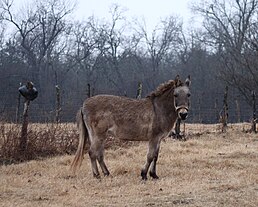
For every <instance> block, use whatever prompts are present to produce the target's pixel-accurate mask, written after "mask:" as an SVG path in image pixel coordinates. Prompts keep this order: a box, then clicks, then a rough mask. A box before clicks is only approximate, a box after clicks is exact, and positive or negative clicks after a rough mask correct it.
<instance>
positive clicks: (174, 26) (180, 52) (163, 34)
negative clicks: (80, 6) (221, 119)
mask: <svg viewBox="0 0 258 207" xmlns="http://www.w3.org/2000/svg"><path fill="white" fill-rule="evenodd" d="M192 9H193V11H194V12H195V13H198V14H199V15H200V17H201V18H202V25H200V26H199V28H195V29H188V30H186V29H183V22H182V20H181V19H180V18H179V17H176V16H173V15H171V16H169V17H166V18H164V19H163V20H161V21H160V23H159V24H158V25H157V27H156V28H155V29H153V30H152V31H147V28H146V25H145V24H144V22H141V21H138V20H136V21H134V22H129V21H128V20H127V19H126V18H125V16H126V12H125V11H124V10H123V8H122V7H120V6H118V5H113V6H112V7H111V8H110V13H109V14H110V15H109V17H107V19H105V20H103V19H101V20H100V19H97V18H96V17H94V16H92V17H90V18H89V19H88V20H86V21H75V20H73V18H72V14H73V13H74V12H75V6H74V5H73V4H71V3H69V1H65V0H40V1H36V3H35V2H34V4H33V5H30V6H28V7H27V8H25V9H21V10H15V9H14V7H13V1H10V0H1V1H0V83H1V87H0V95H1V99H0V114H1V117H2V119H5V120H8V121H14V120H15V113H16V106H17V96H18V90H17V89H18V88H19V84H20V83H25V82H27V81H32V82H33V83H34V84H35V86H36V87H37V89H38V91H39V97H38V99H37V100H36V101H35V103H34V104H33V108H32V111H33V110H34V111H35V112H36V113H34V112H32V113H33V114H34V118H33V116H32V118H33V120H34V121H54V120H55V116H56V110H55V109H56V108H57V107H56V106H57V105H59V106H58V110H59V111H58V113H59V114H60V121H73V120H74V118H75V114H76V111H77V110H78V108H79V106H81V104H82V102H83V100H84V99H85V98H87V95H88V94H91V95H94V94H100V93H106V94H116V95H123V96H124V95H126V96H128V97H136V93H137V88H138V83H139V82H140V83H142V97H144V96H145V95H147V94H148V93H149V92H150V91H152V90H153V89H154V88H155V87H156V86H157V85H158V84H159V83H161V82H164V81H166V80H168V79H173V78H174V77H175V76H176V75H177V74H180V75H181V76H185V77H186V76H187V75H189V74H190V75H191V77H192V93H193V95H192V108H191V113H192V115H191V116H190V117H189V118H190V120H192V121H195V122H215V121H218V117H217V116H218V114H219V111H220V110H221V109H222V107H223V106H222V104H223V93H224V88H225V86H226V85H228V86H229V99H230V100H231V103H230V104H231V105H230V104H229V114H231V117H234V119H233V118H232V119H231V117H230V115H229V121H230V120H231V121H237V120H240V121H248V118H247V117H249V118H250V117H251V110H252V107H251V106H252V91H255V92H256V94H257V93H258V58H257V55H258V39H257V35H258V34H257V31H258V20H257V11H258V0H240V1H239V0H231V1H223V0H221V1H218V0H210V1H205V2H203V3H201V4H197V3H195V4H194V5H192ZM88 84H89V85H90V87H88ZM56 87H58V88H59V89H58V95H59V98H58V100H59V103H58V104H57V103H56V102H57V92H56ZM88 88H90V90H91V91H90V93H89V91H88ZM239 106H243V107H239ZM241 110H242V111H241ZM244 110H250V114H248V113H249V111H248V112H247V113H246V111H244ZM239 116H240V117H239Z"/></svg>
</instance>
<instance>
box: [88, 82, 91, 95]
mask: <svg viewBox="0 0 258 207" xmlns="http://www.w3.org/2000/svg"><path fill="white" fill-rule="evenodd" d="M87 87H88V88H87V96H88V98H90V97H91V87H90V84H89V83H88V84H87Z"/></svg>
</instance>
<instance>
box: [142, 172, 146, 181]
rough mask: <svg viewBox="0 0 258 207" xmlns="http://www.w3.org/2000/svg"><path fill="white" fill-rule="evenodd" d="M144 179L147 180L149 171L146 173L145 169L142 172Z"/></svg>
mask: <svg viewBox="0 0 258 207" xmlns="http://www.w3.org/2000/svg"><path fill="white" fill-rule="evenodd" d="M141 176H142V180H147V173H145V172H144V171H143V170H142V172H141Z"/></svg>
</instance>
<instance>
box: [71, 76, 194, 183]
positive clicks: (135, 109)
mask: <svg viewBox="0 0 258 207" xmlns="http://www.w3.org/2000/svg"><path fill="white" fill-rule="evenodd" d="M189 86H190V76H188V78H187V79H186V80H185V82H182V81H181V80H180V79H179V76H177V77H176V79H175V80H170V81H168V82H166V83H163V84H161V85H160V86H158V88H157V89H156V90H155V91H153V92H151V93H150V94H149V95H148V96H147V97H146V98H143V99H131V98H126V97H119V96H113V95H97V96H93V97H91V98H88V99H87V100H86V101H85V102H84V104H83V106H82V108H81V109H80V110H79V112H78V113H77V126H78V129H79V145H78V149H77V151H76V154H75V158H74V160H73V162H72V164H71V169H72V171H73V173H75V171H76V170H77V168H79V167H80V166H81V164H82V160H83V156H84V151H85V146H86V142H87V141H88V143H89V151H88V153H89V157H90V161H91V166H92V172H93V176H94V177H96V178H100V174H99V170H98V166H97V161H98V163H99V165H100V168H101V170H102V172H103V174H104V176H108V175H109V174H110V173H109V171H108V168H107V166H106V164H105V162H104V143H105V140H106V139H107V138H108V137H110V136H113V137H116V138H118V139H121V140H130V141H148V142H149V149H148V153H147V161H146V163H145V165H144V167H143V169H142V170H141V177H142V179H143V180H147V173H148V171H149V168H150V171H149V175H150V176H151V177H152V178H153V179H158V178H159V177H158V175H157V174H156V162H157V160H158V155H159V148H160V142H161V140H162V139H163V138H165V137H166V136H168V134H169V132H170V131H171V129H172V128H173V125H174V123H175V121H176V119H177V118H180V119H182V120H184V119H186V117H187V115H188V110H189V106H190V90H189Z"/></svg>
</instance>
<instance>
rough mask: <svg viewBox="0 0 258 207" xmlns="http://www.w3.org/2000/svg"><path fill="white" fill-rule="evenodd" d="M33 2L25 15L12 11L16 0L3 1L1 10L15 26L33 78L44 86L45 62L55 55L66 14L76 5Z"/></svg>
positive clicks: (53, 0) (58, 0)
mask: <svg viewBox="0 0 258 207" xmlns="http://www.w3.org/2000/svg"><path fill="white" fill-rule="evenodd" d="M33 4H34V5H30V6H28V9H27V10H26V11H24V14H23V16H21V18H18V15H17V14H15V12H14V11H13V10H12V7H13V1H12V0H1V7H0V11H1V14H2V15H1V16H2V19H3V20H5V21H7V22H9V23H10V24H11V25H13V26H14V27H15V29H16V31H17V32H16V35H17V39H18V41H19V42H20V44H21V46H22V48H23V49H24V53H25V54H26V57H27V61H28V65H29V66H30V67H31V69H32V70H31V72H32V78H33V80H34V82H36V83H37V85H40V78H39V77H40V72H41V69H42V67H43V63H44V62H46V60H45V59H47V58H49V57H50V56H51V53H52V52H53V48H54V46H55V44H56V42H57V39H58V37H59V36H60V35H61V34H62V33H63V32H64V31H65V29H66V21H65V20H66V16H68V15H69V14H70V13H71V12H72V10H73V8H74V7H73V5H71V4H70V3H69V2H68V1H65V0H41V1H36V3H35V2H33ZM30 8H32V9H30Z"/></svg>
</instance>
